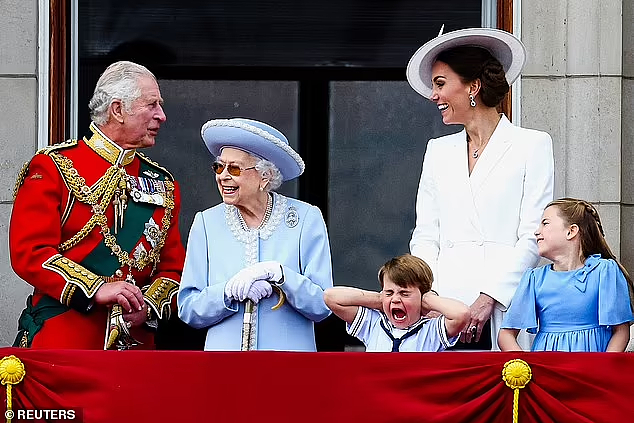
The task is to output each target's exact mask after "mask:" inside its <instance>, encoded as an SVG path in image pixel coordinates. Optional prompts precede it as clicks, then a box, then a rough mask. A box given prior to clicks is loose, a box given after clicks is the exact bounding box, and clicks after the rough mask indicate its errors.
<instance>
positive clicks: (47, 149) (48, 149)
mask: <svg viewBox="0 0 634 423" xmlns="http://www.w3.org/2000/svg"><path fill="white" fill-rule="evenodd" d="M75 145H77V140H68V141H65V142H62V143H59V144H55V145H50V146H48V147H44V148H42V149H40V150H38V152H37V153H35V154H46V155H47V156H50V153H51V152H53V151H56V150H61V149H63V148H68V147H73V146H75ZM30 164H31V161H30V160H29V161H28V162H26V163H24V164H23V165H22V169H20V171H19V172H18V176H17V178H16V180H15V186H14V187H13V200H14V201H15V197H17V195H18V190H19V189H20V187H21V186H22V184H23V183H24V179H25V178H26V174H27V173H29V165H30Z"/></svg>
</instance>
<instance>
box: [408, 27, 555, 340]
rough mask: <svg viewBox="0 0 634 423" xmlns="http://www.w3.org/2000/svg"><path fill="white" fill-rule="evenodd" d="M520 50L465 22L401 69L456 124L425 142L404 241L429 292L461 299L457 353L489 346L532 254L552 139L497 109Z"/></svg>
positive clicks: (549, 192) (499, 34) (534, 258)
mask: <svg viewBox="0 0 634 423" xmlns="http://www.w3.org/2000/svg"><path fill="white" fill-rule="evenodd" d="M525 56H526V54H525V49H524V45H523V44H522V43H521V41H520V40H518V39H517V38H515V37H514V36H513V35H511V34H509V33H508V32H505V31H501V30H496V29H485V28H473V29H464V30H458V31H454V32H450V33H447V34H444V35H439V36H438V37H436V38H434V39H433V40H431V41H429V42H428V43H427V44H425V45H424V46H422V47H421V48H420V49H419V50H418V51H417V52H416V53H415V54H414V56H413V57H412V58H411V60H410V62H409V65H408V67H407V79H408V81H409V83H410V85H411V86H412V88H414V90H416V91H417V92H418V93H419V94H421V95H422V96H424V97H425V98H427V99H429V100H431V101H432V102H434V103H436V104H437V105H438V110H439V111H440V113H441V115H442V119H443V122H444V123H445V124H461V125H464V129H463V130H462V131H460V132H458V133H456V134H452V135H448V136H444V137H440V138H437V139H432V140H430V141H429V142H428V144H427V151H426V153H425V158H424V161H423V170H422V175H421V179H420V185H419V188H418V196H417V199H416V227H415V229H414V232H413V234H412V239H411V242H410V249H411V253H412V254H413V255H415V256H418V257H420V258H422V259H423V260H425V261H426V262H427V263H428V264H429V265H430V266H431V268H432V270H433V272H434V289H435V290H436V291H438V293H439V294H440V295H441V296H445V297H452V298H457V299H459V300H461V301H463V302H464V303H466V304H469V305H470V311H471V318H470V322H469V324H468V325H467V326H466V327H465V330H464V331H463V333H462V335H461V342H459V343H458V346H457V349H494V350H497V349H498V348H497V333H498V330H499V325H500V324H501V322H502V317H503V312H504V311H505V310H506V309H507V307H508V306H509V303H510V301H511V298H512V297H513V294H514V292H515V289H516V287H517V285H518V283H519V281H520V278H521V276H522V273H523V272H524V271H525V270H526V269H528V268H531V267H534V266H535V265H536V264H537V262H538V260H539V257H538V254H537V245H536V241H535V236H534V234H533V232H534V231H535V228H537V225H538V224H539V221H540V218H541V214H542V211H543V209H544V207H545V206H546V204H548V202H549V201H551V200H552V197H553V152H552V140H551V138H550V136H549V135H548V134H547V133H545V132H540V131H535V130H530V129H524V128H520V127H517V126H514V125H513V124H512V123H511V122H510V121H509V120H508V119H507V118H506V116H504V114H500V113H498V111H497V106H498V105H499V104H500V102H501V101H502V99H503V98H504V96H505V94H506V93H507V92H508V90H509V84H511V83H513V81H514V80H515V79H516V78H517V77H518V76H519V74H520V72H521V69H522V67H523V65H524V61H525Z"/></svg>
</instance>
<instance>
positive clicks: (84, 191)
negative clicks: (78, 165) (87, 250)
mask: <svg viewBox="0 0 634 423" xmlns="http://www.w3.org/2000/svg"><path fill="white" fill-rule="evenodd" d="M50 156H51V158H52V159H53V161H54V162H55V164H56V165H57V167H58V169H59V171H60V172H61V174H62V177H63V178H64V181H65V182H66V185H67V186H68V189H69V190H70V191H71V193H72V194H73V195H74V196H75V198H76V199H77V200H78V201H80V202H82V203H85V204H89V205H91V206H93V210H95V209H97V208H98V209H100V210H102V211H104V210H105V209H106V208H107V207H108V205H109V204H110V201H111V200H112V197H113V195H114V193H115V191H116V189H117V187H118V185H119V181H120V179H121V172H119V168H118V167H117V166H111V167H110V168H109V169H108V170H107V171H106V173H105V175H104V176H103V177H101V178H100V179H99V181H98V182H97V183H96V184H95V185H94V186H93V187H92V188H90V187H88V186H87V185H86V180H85V179H84V178H83V177H81V176H79V172H77V169H75V168H74V167H73V161H72V160H71V159H69V158H68V157H65V156H62V155H61V154H57V153H51V154H50ZM99 197H101V201H100V202H99V204H97V200H98V199H99ZM104 218H105V216H104ZM99 219H100V218H99V213H97V212H95V213H94V214H93V216H92V217H91V218H90V219H89V220H88V222H86V224H85V225H84V227H83V228H81V230H80V231H79V232H77V233H76V234H75V235H73V237H71V238H70V239H68V240H67V241H64V242H63V243H61V244H60V245H59V247H58V249H59V251H61V252H64V251H67V250H69V249H70V248H72V247H74V246H75V245H77V244H79V242H81V240H82V239H84V238H86V237H87V236H88V234H89V233H90V232H91V231H92V230H93V228H94V227H95V226H96V225H97V224H98V223H99ZM106 223H107V222H106Z"/></svg>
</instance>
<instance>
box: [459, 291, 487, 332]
mask: <svg viewBox="0 0 634 423" xmlns="http://www.w3.org/2000/svg"><path fill="white" fill-rule="evenodd" d="M495 302H496V301H495V300H494V299H493V298H491V297H489V296H488V295H486V294H483V293H480V296H479V297H478V298H477V299H476V300H475V301H474V302H473V304H471V307H469V312H470V313H471V319H470V320H469V324H468V325H467V329H466V330H465V331H464V332H462V333H461V334H460V341H461V342H474V341H475V342H478V341H479V340H480V335H481V334H482V327H483V326H484V324H485V323H486V322H487V320H489V319H490V318H491V314H493V309H494V308H495Z"/></svg>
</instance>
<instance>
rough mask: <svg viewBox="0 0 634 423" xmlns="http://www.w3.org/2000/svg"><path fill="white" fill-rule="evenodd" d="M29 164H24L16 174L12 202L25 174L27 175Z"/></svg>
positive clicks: (29, 162)
mask: <svg viewBox="0 0 634 423" xmlns="http://www.w3.org/2000/svg"><path fill="white" fill-rule="evenodd" d="M30 164H31V161H30V160H29V161H28V162H26V163H24V164H23V165H22V169H20V172H18V177H17V178H16V180H15V186H14V187H13V201H15V197H17V196H18V190H19V189H20V187H21V186H22V184H23V183H24V179H25V178H26V174H27V173H29V165H30Z"/></svg>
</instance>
